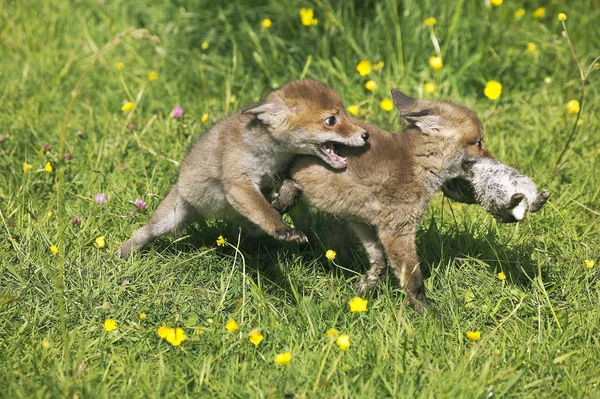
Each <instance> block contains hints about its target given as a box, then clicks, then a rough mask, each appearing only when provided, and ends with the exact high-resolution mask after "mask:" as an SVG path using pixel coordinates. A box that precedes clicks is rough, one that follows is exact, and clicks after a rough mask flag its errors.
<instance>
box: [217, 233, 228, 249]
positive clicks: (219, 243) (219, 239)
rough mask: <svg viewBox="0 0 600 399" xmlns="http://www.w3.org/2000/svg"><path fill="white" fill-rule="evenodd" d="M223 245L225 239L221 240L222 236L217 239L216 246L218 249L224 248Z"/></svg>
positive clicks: (225, 241)
mask: <svg viewBox="0 0 600 399" xmlns="http://www.w3.org/2000/svg"><path fill="white" fill-rule="evenodd" d="M225 243H227V238H223V236H219V238H217V245H218V246H220V247H224V246H225Z"/></svg>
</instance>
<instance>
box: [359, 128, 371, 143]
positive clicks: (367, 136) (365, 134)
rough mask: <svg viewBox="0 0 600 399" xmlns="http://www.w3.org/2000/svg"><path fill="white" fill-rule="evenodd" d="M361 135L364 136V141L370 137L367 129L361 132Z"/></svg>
mask: <svg viewBox="0 0 600 399" xmlns="http://www.w3.org/2000/svg"><path fill="white" fill-rule="evenodd" d="M360 137H362V138H363V140H364V141H367V140H368V139H369V132H367V131H366V130H364V131H363V132H362V133H361V135H360Z"/></svg>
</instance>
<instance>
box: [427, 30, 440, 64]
mask: <svg viewBox="0 0 600 399" xmlns="http://www.w3.org/2000/svg"><path fill="white" fill-rule="evenodd" d="M429 37H430V38H431V42H432V43H433V47H434V48H435V54H436V55H437V56H438V57H440V58H442V50H441V49H440V44H439V43H438V40H437V37H435V31H434V30H433V25H430V26H429Z"/></svg>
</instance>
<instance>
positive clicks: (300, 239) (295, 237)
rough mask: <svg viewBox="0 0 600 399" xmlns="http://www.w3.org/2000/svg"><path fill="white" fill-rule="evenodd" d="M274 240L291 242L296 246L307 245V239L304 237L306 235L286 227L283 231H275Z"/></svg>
mask: <svg viewBox="0 0 600 399" xmlns="http://www.w3.org/2000/svg"><path fill="white" fill-rule="evenodd" d="M275 238H277V239H278V240H279V241H285V242H293V243H296V244H307V243H308V237H306V234H304V233H303V232H301V231H300V230H295V229H292V228H291V227H288V228H287V229H285V230H278V231H276V232H275Z"/></svg>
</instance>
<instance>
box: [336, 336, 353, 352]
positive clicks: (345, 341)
mask: <svg viewBox="0 0 600 399" xmlns="http://www.w3.org/2000/svg"><path fill="white" fill-rule="evenodd" d="M335 344H336V345H337V347H338V348H340V350H341V351H342V352H346V350H347V349H348V348H349V347H350V336H349V335H348V334H342V335H340V336H339V337H338V338H337V339H336V340H335Z"/></svg>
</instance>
